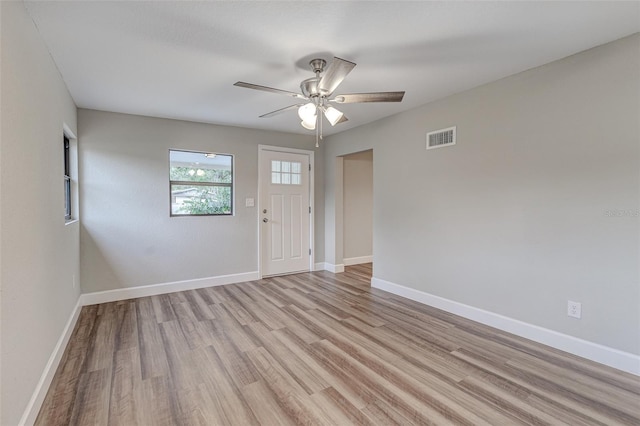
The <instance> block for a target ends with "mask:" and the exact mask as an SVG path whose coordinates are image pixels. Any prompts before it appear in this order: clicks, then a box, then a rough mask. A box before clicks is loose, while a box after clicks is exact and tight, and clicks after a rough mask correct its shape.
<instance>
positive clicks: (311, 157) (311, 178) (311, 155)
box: [257, 145, 316, 279]
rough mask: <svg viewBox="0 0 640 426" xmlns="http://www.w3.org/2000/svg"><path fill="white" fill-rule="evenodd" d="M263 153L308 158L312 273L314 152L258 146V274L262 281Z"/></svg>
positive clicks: (314, 252) (312, 265) (313, 263)
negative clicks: (284, 153)
mask: <svg viewBox="0 0 640 426" xmlns="http://www.w3.org/2000/svg"><path fill="white" fill-rule="evenodd" d="M264 151H275V152H287V153H292V154H302V155H308V156H309V165H310V166H311V170H310V171H309V205H310V206H311V214H310V215H309V245H310V246H311V247H310V248H311V256H309V271H313V270H314V269H315V258H316V250H315V239H314V233H315V197H314V187H315V179H314V176H315V171H316V168H315V163H314V154H315V152H314V151H311V150H308V149H297V148H286V147H283V146H273V145H258V217H257V221H258V274H259V276H260V278H261V279H262V226H261V224H262V213H261V210H260V209H262V208H264V207H263V206H261V202H262V193H261V191H262V172H263V170H262V161H261V160H262V153H263V152H264Z"/></svg>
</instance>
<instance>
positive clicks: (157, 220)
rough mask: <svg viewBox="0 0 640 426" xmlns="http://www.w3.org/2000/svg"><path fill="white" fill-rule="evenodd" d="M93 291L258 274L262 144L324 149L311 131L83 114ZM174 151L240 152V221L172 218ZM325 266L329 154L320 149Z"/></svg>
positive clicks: (88, 283) (86, 247) (86, 285)
mask: <svg viewBox="0 0 640 426" xmlns="http://www.w3.org/2000/svg"><path fill="white" fill-rule="evenodd" d="M78 120H79V132H80V133H79V135H78V136H79V139H80V170H81V174H80V181H81V183H82V187H81V194H80V199H81V215H82V230H81V235H80V241H81V251H82V255H81V274H82V277H83V292H94V291H102V290H112V289H118V288H127V287H136V286H142V285H150V284H160V283H166V282H173V281H182V280H190V279H197V278H208V277H215V276H220V275H228V274H238V273H246V272H253V271H257V270H258V256H257V247H258V215H257V213H258V212H257V207H250V208H248V207H245V198H246V197H252V198H254V199H255V202H256V206H257V202H258V200H257V197H258V189H257V182H258V174H257V169H258V144H265V145H277V146H287V147H295V148H300V149H311V150H313V149H315V148H314V139H313V138H311V137H309V136H306V135H292V134H284V133H277V132H268V131H260V130H251V129H242V128H238V127H226V126H216V125H211V124H202V123H192V122H185V121H178V120H168V119H161V118H149V117H141V116H134V115H126V114H115V113H108V112H100V111H93V110H84V109H80V110H79V112H78ZM170 148H175V149H184V150H194V151H213V152H220V153H228V154H233V155H234V156H235V160H234V161H235V164H234V172H235V188H234V190H235V199H236V202H235V215H234V216H220V217H215V216H214V217H212V216H205V217H173V218H171V217H169V193H168V191H169V181H168V179H169V175H168V173H169V169H168V167H169V166H168V155H169V153H168V151H169V149H170ZM315 158H316V176H315V178H316V182H317V184H316V187H315V194H316V200H315V201H316V203H315V211H316V215H315V216H316V243H315V248H316V262H322V261H323V255H322V254H323V252H324V246H323V235H324V234H323V232H324V230H323V212H324V203H323V188H322V182H323V175H322V171H323V165H322V158H323V155H322V153H321V151H316V155H315Z"/></svg>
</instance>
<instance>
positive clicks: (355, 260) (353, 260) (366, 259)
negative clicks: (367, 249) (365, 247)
mask: <svg viewBox="0 0 640 426" xmlns="http://www.w3.org/2000/svg"><path fill="white" fill-rule="evenodd" d="M371 262H373V255H371V256H360V257H345V258H344V259H342V263H344V266H351V265H360V264H361V263H371Z"/></svg>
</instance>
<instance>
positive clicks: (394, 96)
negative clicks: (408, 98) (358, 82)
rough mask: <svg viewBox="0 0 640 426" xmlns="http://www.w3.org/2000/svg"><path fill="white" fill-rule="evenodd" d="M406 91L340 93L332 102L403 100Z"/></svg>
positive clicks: (351, 102)
mask: <svg viewBox="0 0 640 426" xmlns="http://www.w3.org/2000/svg"><path fill="white" fill-rule="evenodd" d="M403 97H404V92H376V93H350V94H346V95H338V96H336V97H335V98H334V99H332V102H337V103H339V104H353V103H359V102H401V101H402V98H403Z"/></svg>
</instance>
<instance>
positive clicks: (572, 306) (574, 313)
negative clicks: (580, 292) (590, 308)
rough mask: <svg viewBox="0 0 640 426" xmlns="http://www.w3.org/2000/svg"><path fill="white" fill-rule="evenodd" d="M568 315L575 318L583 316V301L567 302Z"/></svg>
mask: <svg viewBox="0 0 640 426" xmlns="http://www.w3.org/2000/svg"><path fill="white" fill-rule="evenodd" d="M567 315H568V316H570V317H574V318H580V317H582V303H580V302H572V301H571V300H569V303H567Z"/></svg>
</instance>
